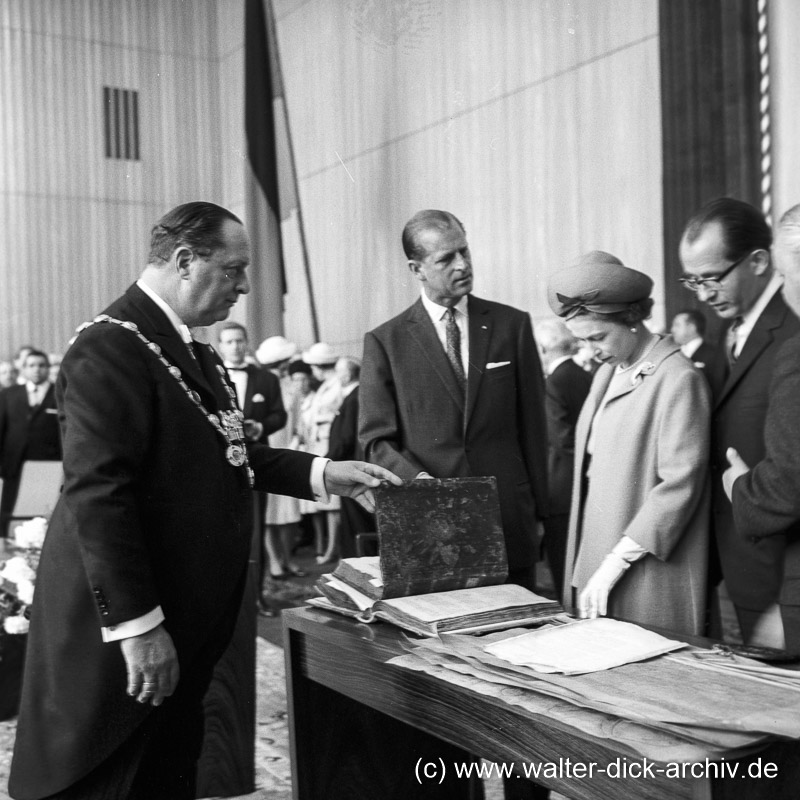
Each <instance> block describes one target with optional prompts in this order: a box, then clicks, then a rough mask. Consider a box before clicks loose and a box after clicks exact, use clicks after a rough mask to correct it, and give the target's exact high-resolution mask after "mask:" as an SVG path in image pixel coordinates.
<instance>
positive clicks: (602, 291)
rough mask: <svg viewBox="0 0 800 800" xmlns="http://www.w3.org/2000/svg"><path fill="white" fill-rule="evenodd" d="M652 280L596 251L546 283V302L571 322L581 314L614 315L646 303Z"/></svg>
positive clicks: (552, 276)
mask: <svg viewBox="0 0 800 800" xmlns="http://www.w3.org/2000/svg"><path fill="white" fill-rule="evenodd" d="M652 290H653V280H652V278H650V277H649V276H648V275H645V274H644V273H643V272H638V271H637V270H635V269H630V267H626V266H625V265H624V264H623V263H622V262H621V261H620V260H619V259H618V258H617V257H616V256H612V255H611V253H604V252H603V251H602V250H593V251H592V252H591V253H587V254H586V255H584V256H581V257H580V258H579V259H578V262H577V263H576V264H575V265H574V266H572V267H568V268H567V269H563V270H561V271H559V272H555V273H553V274H552V275H551V276H550V279H549V280H548V282H547V302H548V303H549V304H550V308H552V309H553V312H554V313H555V314H557V315H558V316H559V317H564V318H566V319H572V317H574V316H576V315H577V314H579V313H581V312H586V311H591V312H594V313H595V314H613V313H614V312H616V311H624V310H625V309H626V308H627V307H628V306H629V305H630V304H631V303H635V302H637V301H639V300H646V299H647V298H648V297H650V292H651V291H652Z"/></svg>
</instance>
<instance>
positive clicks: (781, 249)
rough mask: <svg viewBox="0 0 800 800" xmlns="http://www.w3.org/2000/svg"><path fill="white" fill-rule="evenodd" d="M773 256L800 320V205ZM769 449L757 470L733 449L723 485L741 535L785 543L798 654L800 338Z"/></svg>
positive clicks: (774, 400) (786, 357)
mask: <svg viewBox="0 0 800 800" xmlns="http://www.w3.org/2000/svg"><path fill="white" fill-rule="evenodd" d="M773 254H774V259H775V266H776V268H777V270H778V272H779V273H780V274H781V275H783V279H784V283H783V297H784V299H785V300H786V303H787V305H788V306H789V308H790V309H791V310H792V312H793V313H794V314H795V315H796V316H798V317H800V205H796V206H794V207H793V208H791V209H789V211H787V212H786V213H785V214H784V215H783V217H782V219H781V221H780V224H779V225H778V230H777V232H776V237H775V245H774V247H773ZM764 443H765V453H764V457H763V458H762V459H761V460H760V461H759V462H758V463H754V464H752V469H749V467H748V463H747V462H746V461H745V460H744V459H743V458H742V457H741V456H740V455H739V453H738V452H737V451H736V450H735V449H734V448H730V449H729V450H728V454H727V455H728V461H729V462H730V464H731V467H730V468H729V469H728V470H727V471H726V472H725V474H724V476H723V481H724V484H725V491H726V493H727V495H728V497H729V498H730V499H731V501H732V503H733V516H734V520H735V521H736V527H737V529H738V530H739V531H741V532H742V534H743V535H745V536H747V537H749V538H754V539H756V540H761V539H763V538H764V537H770V538H777V539H780V540H783V541H784V543H785V546H786V550H785V552H784V557H783V582H782V585H781V589H780V595H779V603H780V612H781V622H782V626H783V634H784V645H785V647H786V648H787V649H789V650H792V651H795V652H796V651H799V650H800V333H798V334H795V335H794V336H793V337H792V338H791V339H788V340H787V341H786V342H785V343H784V344H783V346H782V347H781V349H780V350H779V351H778V354H777V355H776V356H775V366H774V369H773V374H772V381H771V383H770V386H769V408H768V410H767V419H766V423H765V426H764Z"/></svg>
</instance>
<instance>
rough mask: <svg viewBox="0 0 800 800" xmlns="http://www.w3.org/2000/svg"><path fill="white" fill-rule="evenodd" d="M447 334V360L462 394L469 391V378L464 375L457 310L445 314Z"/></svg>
mask: <svg viewBox="0 0 800 800" xmlns="http://www.w3.org/2000/svg"><path fill="white" fill-rule="evenodd" d="M445 317H447V319H446V322H445V333H446V341H447V358H448V360H449V361H450V366H451V367H452V368H453V372H454V374H455V376H456V380H457V381H458V386H459V388H460V389H461V392H462V393H464V392H465V391H466V389H467V378H466V376H465V375H464V364H463V362H462V361H461V331H460V330H459V327H458V323H457V322H456V310H455V309H454V308H448V309H447V311H446V312H445Z"/></svg>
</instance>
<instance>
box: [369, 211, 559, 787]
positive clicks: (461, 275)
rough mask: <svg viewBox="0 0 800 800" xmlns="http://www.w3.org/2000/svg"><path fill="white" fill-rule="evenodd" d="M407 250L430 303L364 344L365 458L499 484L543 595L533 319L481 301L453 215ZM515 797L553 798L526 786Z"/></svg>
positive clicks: (418, 224)
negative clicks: (538, 571) (539, 566)
mask: <svg viewBox="0 0 800 800" xmlns="http://www.w3.org/2000/svg"><path fill="white" fill-rule="evenodd" d="M402 241H403V249H404V251H405V254H406V258H408V267H409V269H410V270H411V274H412V275H413V276H414V277H415V278H416V280H418V281H419V283H420V286H421V289H422V292H421V297H420V299H419V300H417V301H416V302H415V303H414V304H413V305H412V306H411V307H410V308H408V309H406V310H405V311H403V312H402V313H401V314H399V315H398V316H396V317H395V318H394V319H391V320H389V321H388V322H385V323H384V324H383V325H380V326H379V327H377V328H375V330H373V331H370V332H369V333H367V335H366V337H365V339H364V360H363V366H362V370H361V391H360V401H361V409H360V411H359V439H360V441H361V444H362V446H363V448H364V453H365V455H366V458H367V460H368V461H371V462H373V463H375V464H380V465H381V466H384V467H386V468H387V469H391V470H392V471H393V472H395V473H396V474H397V475H399V476H400V477H402V478H403V479H404V480H413V479H415V478H426V477H428V478H430V477H433V478H457V477H469V476H480V475H493V476H494V477H495V478H496V479H497V489H498V494H499V499H500V514H501V517H502V524H503V534H504V538H505V543H506V552H507V555H508V565H509V582H510V583H518V584H520V585H522V586H525V587H527V588H529V589H533V588H535V583H536V581H535V566H536V561H537V557H538V550H539V537H538V535H537V527H538V521H539V520H542V519H544V518H545V517H546V516H547V500H548V498H547V423H546V420H545V415H544V375H543V373H542V366H541V362H540V361H539V354H538V352H537V350H536V344H535V342H534V340H533V331H532V329H531V321H530V317H529V316H528V314H527V313H525V312H524V311H520V310H518V309H516V308H512V307H511V306H505V305H500V304H499V303H492V302H489V301H488V300H481V299H479V298H477V297H474V296H473V295H472V294H471V292H472V281H473V274H472V256H471V255H470V251H469V245H468V244H467V236H466V233H465V231H464V226H463V225H462V224H461V222H460V221H459V220H458V219H456V217H455V216H453V215H452V214H450V213H449V212H447V211H436V210H426V211H420V212H418V213H417V214H415V215H414V216H413V217H412V218H411V219H410V220H409V221H408V222H407V223H406V226H405V228H404V229H403V236H402ZM523 784H524V788H523ZM507 787H514V789H515V791H516V792H517V793H516V794H514V796H515V797H516V796H522V795H519V792H523V793H524V796H526V797H528V796H530V797H539V796H546V792H545V791H542V792H541V793H540V792H539V788H540V787H536V786H534V785H533V784H528V783H527V782H523V781H515V780H514V779H510V780H509V781H508V782H507ZM476 791H477V787H476ZM509 796H510V795H509Z"/></svg>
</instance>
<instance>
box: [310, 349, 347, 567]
mask: <svg viewBox="0 0 800 800" xmlns="http://www.w3.org/2000/svg"><path fill="white" fill-rule="evenodd" d="M338 360H339V353H337V352H336V350H334V349H333V348H332V347H331V346H330V345H329V344H326V343H325V342H317V343H316V344H313V345H311V347H309V349H308V350H306V351H305V352H304V353H303V361H305V363H306V364H309V365H310V366H311V370H312V372H313V373H314V377H315V378H316V379H317V380H318V381H320V385H319V387H318V388H317V391H316V392H314V394H313V395H312V397H311V399H310V401H309V402H308V403H307V404H306V406H305V407H304V410H303V412H302V413H303V423H304V428H305V431H306V436H305V449H306V451H308V452H309V453H313V454H314V455H317V456H325V455H327V453H328V440H329V439H330V435H331V424H332V423H333V420H334V418H335V417H336V413H337V412H338V411H339V406H341V404H342V401H343V400H344V393H343V390H342V384H341V383H340V382H339V380H338V379H337V377H336V371H335V368H336V362H337V361H338ZM340 508H341V505H340V502H339V498H338V497H336V496H335V495H331V499H330V502H328V503H326V504H324V505H323V504H322V503H317V502H314V501H311V500H301V501H300V510H301V512H302V513H303V514H312V515H313V516H312V521H313V525H314V546H315V549H316V552H317V563H318V564H327V563H329V562H330V561H334V560H335V559H336V558H337V556H338V551H339V509H340ZM326 534H327V535H326Z"/></svg>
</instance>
